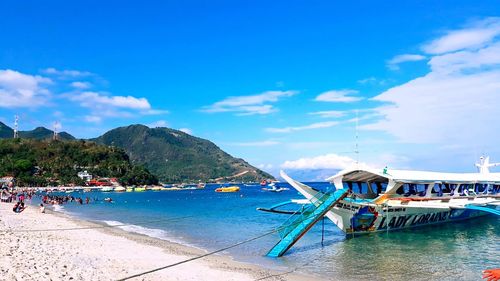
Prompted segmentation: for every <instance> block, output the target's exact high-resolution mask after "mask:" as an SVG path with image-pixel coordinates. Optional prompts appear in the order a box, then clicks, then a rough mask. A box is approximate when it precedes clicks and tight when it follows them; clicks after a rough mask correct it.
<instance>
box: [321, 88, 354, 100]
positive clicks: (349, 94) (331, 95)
mask: <svg viewBox="0 0 500 281" xmlns="http://www.w3.org/2000/svg"><path fill="white" fill-rule="evenodd" d="M357 93H358V91H356V90H349V89H343V90H331V91H327V92H324V93H321V94H320V95H319V96H317V97H316V99H315V101H324V102H355V101H360V100H362V98H361V97H356V96H353V95H354V94H357Z"/></svg>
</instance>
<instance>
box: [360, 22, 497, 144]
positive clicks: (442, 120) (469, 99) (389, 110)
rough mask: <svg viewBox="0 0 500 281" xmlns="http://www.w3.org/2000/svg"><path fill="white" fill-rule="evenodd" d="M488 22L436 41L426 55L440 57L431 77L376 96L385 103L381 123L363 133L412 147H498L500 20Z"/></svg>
mask: <svg viewBox="0 0 500 281" xmlns="http://www.w3.org/2000/svg"><path fill="white" fill-rule="evenodd" d="M486 22H487V24H486V25H485V22H484V21H481V22H479V23H478V24H476V25H475V26H476V28H465V29H463V30H455V31H450V32H448V34H447V35H445V36H443V37H441V38H437V39H435V40H434V41H432V42H434V43H431V45H430V47H428V48H429V49H428V50H427V51H428V52H430V53H439V55H435V56H433V57H431V59H430V60H429V62H428V63H429V66H430V68H431V71H430V72H429V73H428V74H426V75H424V76H422V77H418V78H416V79H414V80H411V81H409V82H407V83H404V84H402V85H398V86H396V87H393V88H391V89H389V90H387V91H385V92H383V93H382V94H380V95H378V96H376V97H375V98H374V100H376V101H382V102H385V103H386V105H384V106H382V107H379V108H377V109H376V113H378V114H379V115H380V116H381V117H382V118H379V119H377V121H376V122H374V123H372V124H370V125H365V126H363V127H362V128H366V129H375V130H382V131H385V132H387V133H389V134H391V135H394V136H395V137H397V138H398V139H399V140H401V141H404V142H411V143H442V144H446V143H449V142H450V141H453V142H454V143H456V144H464V145H467V146H468V147H472V146H474V147H481V146H483V147H493V146H495V145H496V140H497V139H498V138H500V124H499V123H498V105H499V104H500V95H499V94H498V93H500V83H499V82H498V81H500V40H499V39H498V38H495V37H494V36H493V35H492V34H494V33H495V32H493V31H492V29H494V30H496V29H495V28H494V27H497V28H498V30H499V31H500V18H497V19H496V21H494V20H493V19H488V20H487V21H486ZM477 26H487V31H484V30H483V29H481V28H477ZM475 32H478V33H479V34H478V35H474V33H475ZM485 34H488V36H486V35H485ZM485 42H488V43H487V44H486V43H485Z"/></svg>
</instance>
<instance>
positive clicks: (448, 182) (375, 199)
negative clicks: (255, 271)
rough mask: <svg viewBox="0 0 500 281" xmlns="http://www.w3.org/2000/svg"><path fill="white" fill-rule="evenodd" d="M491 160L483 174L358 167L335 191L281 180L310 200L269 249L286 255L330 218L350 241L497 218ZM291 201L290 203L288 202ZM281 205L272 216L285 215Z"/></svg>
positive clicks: (498, 200) (498, 179) (498, 198)
mask: <svg viewBox="0 0 500 281" xmlns="http://www.w3.org/2000/svg"><path fill="white" fill-rule="evenodd" d="M496 165H498V164H490V163H489V158H488V157H486V158H484V157H482V158H481V162H480V163H479V164H477V166H478V167H479V170H480V172H479V173H439V172H427V171H409V170H388V169H387V167H386V168H384V169H373V168H370V167H367V166H361V165H355V166H353V167H352V168H348V169H346V170H343V171H340V172H339V173H337V174H336V175H334V176H332V177H330V178H328V179H327V180H328V181H329V182H331V183H332V184H333V186H332V187H335V191H329V190H327V191H324V192H323V191H319V190H316V189H313V188H312V187H309V186H307V185H305V184H303V183H300V182H298V181H295V180H293V179H292V178H290V177H289V176H288V175H287V174H286V173H285V172H283V171H281V172H280V174H281V177H282V178H283V179H285V180H286V181H287V182H288V183H289V184H290V185H291V186H293V187H294V188H295V189H296V190H297V191H299V192H300V193H301V194H302V195H303V196H304V197H305V198H306V200H307V201H304V200H302V201H297V200H296V202H295V203H298V202H300V203H301V204H303V205H302V207H301V208H300V210H298V211H297V212H295V213H293V214H292V216H290V218H289V219H288V220H287V221H286V222H285V223H284V224H283V225H281V226H280V227H278V228H277V230H278V233H279V234H280V237H281V240H280V241H279V242H278V243H277V244H276V245H275V246H274V247H273V248H272V249H271V250H270V251H269V253H268V255H269V256H273V257H279V256H282V255H283V254H284V253H285V252H286V251H287V250H288V249H289V248H290V247H291V246H292V245H293V244H294V243H295V242H296V241H298V240H299V239H300V238H301V237H302V236H303V235H304V234H305V233H306V232H307V231H308V230H309V229H310V228H311V227H312V226H313V225H314V224H315V223H316V222H317V221H319V220H320V219H321V218H323V217H326V218H328V219H330V220H331V221H332V222H333V223H334V224H336V225H337V226H338V227H339V228H340V229H341V230H342V231H343V232H345V233H346V234H347V235H348V237H355V236H357V235H360V234H367V233H373V232H381V231H393V230H400V229H405V228H411V227H418V226H425V225H431V224H441V223H446V222H452V221H459V220H465V219H474V218H477V217H480V216H484V215H488V214H494V215H499V216H500V173H490V172H489V169H488V168H489V167H492V166H496ZM286 203H289V202H285V203H284V204H286ZM284 204H281V205H280V204H278V205H275V206H273V207H272V208H271V209H261V210H263V211H267V212H274V213H287V212H283V211H280V210H279V209H278V208H277V207H280V206H282V205H284Z"/></svg>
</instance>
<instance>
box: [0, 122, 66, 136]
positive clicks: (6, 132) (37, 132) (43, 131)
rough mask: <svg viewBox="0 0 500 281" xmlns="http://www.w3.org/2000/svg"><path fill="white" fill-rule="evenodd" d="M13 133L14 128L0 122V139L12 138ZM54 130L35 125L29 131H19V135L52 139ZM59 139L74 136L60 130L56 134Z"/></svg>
mask: <svg viewBox="0 0 500 281" xmlns="http://www.w3.org/2000/svg"><path fill="white" fill-rule="evenodd" d="M13 135H14V130H13V129H12V128H10V127H9V126H7V125H5V124H4V123H2V122H0V139H7V138H12V137H13ZM53 135H54V131H52V130H49V129H47V128H45V127H37V128H35V129H34V130H31V131H19V137H20V138H24V139H37V140H44V139H52V136H53ZM58 136H59V139H60V140H74V139H75V137H73V136H72V135H70V134H68V133H66V132H60V133H59V134H58Z"/></svg>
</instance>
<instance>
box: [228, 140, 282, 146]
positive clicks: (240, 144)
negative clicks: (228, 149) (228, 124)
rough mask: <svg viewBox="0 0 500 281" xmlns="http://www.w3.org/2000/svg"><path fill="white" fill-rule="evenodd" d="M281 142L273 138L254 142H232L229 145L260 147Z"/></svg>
mask: <svg viewBox="0 0 500 281" xmlns="http://www.w3.org/2000/svg"><path fill="white" fill-rule="evenodd" d="M278 144H281V143H280V142H278V141H274V140H264V141H255V142H233V143H230V144H229V145H233V146H249V147H262V146H274V145H278Z"/></svg>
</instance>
